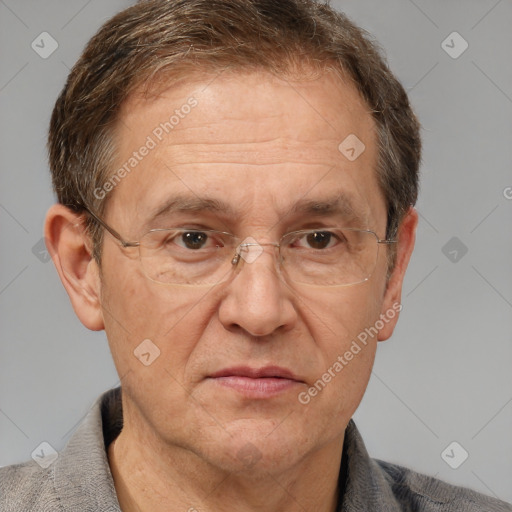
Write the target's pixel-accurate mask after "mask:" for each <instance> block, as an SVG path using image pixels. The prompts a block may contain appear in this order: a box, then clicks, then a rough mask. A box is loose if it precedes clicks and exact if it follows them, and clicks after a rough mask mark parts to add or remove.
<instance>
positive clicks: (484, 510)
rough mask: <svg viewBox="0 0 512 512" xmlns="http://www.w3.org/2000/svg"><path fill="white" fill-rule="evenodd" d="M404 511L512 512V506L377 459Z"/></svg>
mask: <svg viewBox="0 0 512 512" xmlns="http://www.w3.org/2000/svg"><path fill="white" fill-rule="evenodd" d="M375 462H376V463H377V465H378V466H379V467H380V469H381V470H382V472H383V473H384V475H385V478H386V480H387V481H388V484H389V485H390V487H391V488H392V491H393V494H394V496H395V499H396V500H397V501H398V502H399V503H400V504H403V505H404V506H405V508H404V509H403V510H415V511H422V512H459V511H461V512H462V511H464V512H512V505H509V504H508V503H505V502H504V501H500V500H498V499H495V498H491V497H489V496H486V495H484V494H480V493H478V492H476V491H473V490H471V489H467V488H465V487H459V486H456V485H451V484H448V483H446V482H443V481H442V480H438V479H437V478H433V477H430V476H427V475H423V474H421V473H417V472H415V471H412V470H410V469H407V468H405V467H402V466H399V465H396V464H390V463H389V462H384V461H381V460H377V459H375Z"/></svg>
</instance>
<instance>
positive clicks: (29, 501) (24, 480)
mask: <svg viewBox="0 0 512 512" xmlns="http://www.w3.org/2000/svg"><path fill="white" fill-rule="evenodd" d="M0 489H1V490H2V491H1V492H0V511H1V512H18V511H20V512H21V511H23V512H25V511H27V510H34V511H36V510H38V511H39V510H44V511H60V510H62V509H61V507H60V504H59V499H58V497H57V496H56V494H55V491H54V488H53V470H52V468H48V469H42V468H40V467H39V466H38V465H37V464H36V463H35V462H33V461H31V462H25V463H23V464H15V465H13V466H6V467H3V468H0ZM43 504H44V505H43Z"/></svg>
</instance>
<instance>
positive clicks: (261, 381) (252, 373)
mask: <svg viewBox="0 0 512 512" xmlns="http://www.w3.org/2000/svg"><path fill="white" fill-rule="evenodd" d="M209 379H211V380H213V381H214V382H215V383H216V384H218V385H220V386H223V387H226V388H231V389H233V390H234V391H236V392H238V393H239V394H241V395H244V396H246V397H247V398H269V397H272V396H275V395H278V394H281V393H283V392H285V391H289V390H290V389H292V388H295V387H296V386H298V385H300V384H304V381H302V380H301V379H300V378H299V377H297V376H295V375H294V374H293V372H291V371H290V370H288V369H287V368H281V367H279V366H265V367H262V368H250V367H248V366H239V367H233V368H225V369H223V370H220V371H218V372H216V373H214V374H212V375H210V376H209Z"/></svg>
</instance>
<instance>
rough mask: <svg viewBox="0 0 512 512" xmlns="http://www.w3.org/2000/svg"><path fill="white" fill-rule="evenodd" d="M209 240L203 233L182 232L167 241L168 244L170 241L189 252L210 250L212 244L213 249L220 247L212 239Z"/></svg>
mask: <svg viewBox="0 0 512 512" xmlns="http://www.w3.org/2000/svg"><path fill="white" fill-rule="evenodd" d="M210 238H211V237H210V236H209V235H208V234H207V233H205V232H204V231H182V232H180V233H178V234H177V235H176V236H175V237H173V238H172V239H171V240H169V242H171V241H172V242H174V243H175V244H177V245H179V246H180V247H184V248H185V249H191V250H198V249H204V248H211V246H212V243H213V246H214V247H215V246H217V247H218V246H219V245H220V244H218V243H217V244H215V243H214V241H213V239H212V241H210Z"/></svg>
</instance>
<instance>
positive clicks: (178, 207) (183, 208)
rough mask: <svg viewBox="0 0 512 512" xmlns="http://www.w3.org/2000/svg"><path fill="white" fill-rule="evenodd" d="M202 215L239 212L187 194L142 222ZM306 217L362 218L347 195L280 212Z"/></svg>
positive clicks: (232, 215)
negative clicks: (190, 214)
mask: <svg viewBox="0 0 512 512" xmlns="http://www.w3.org/2000/svg"><path fill="white" fill-rule="evenodd" d="M186 212H191V213H201V212H210V213H215V214H223V215H224V216H227V217H229V218H234V219H236V218H239V217H240V213H239V212H237V211H236V210H235V209H234V208H233V205H231V204H229V203H227V202H225V201H223V200H221V199H213V198H205V197H197V196H189V195H178V196H173V197H171V198H169V199H168V200H167V201H165V203H164V204H163V205H161V206H160V207H159V208H158V209H156V211H155V212H154V213H152V214H151V215H150V218H149V219H148V221H147V222H146V223H145V227H149V226H150V225H151V224H153V223H154V222H156V221H158V220H160V219H162V218H165V217H168V216H169V215H172V214H175V213H186ZM297 215H306V216H313V217H327V216H330V215H337V216H340V217H343V218H344V219H346V220H348V221H351V222H362V221H363V217H362V215H360V214H359V213H358V211H357V209H356V208H355V207H354V204H353V201H352V200H351V198H350V196H348V195H347V194H346V193H345V192H339V193H338V194H336V195H334V196H331V197H328V198H325V199H305V198H303V199H300V200H299V201H297V202H296V203H295V204H294V205H293V206H292V207H291V208H289V209H288V210H287V211H286V212H284V213H281V214H280V217H281V218H286V217H288V216H297Z"/></svg>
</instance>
